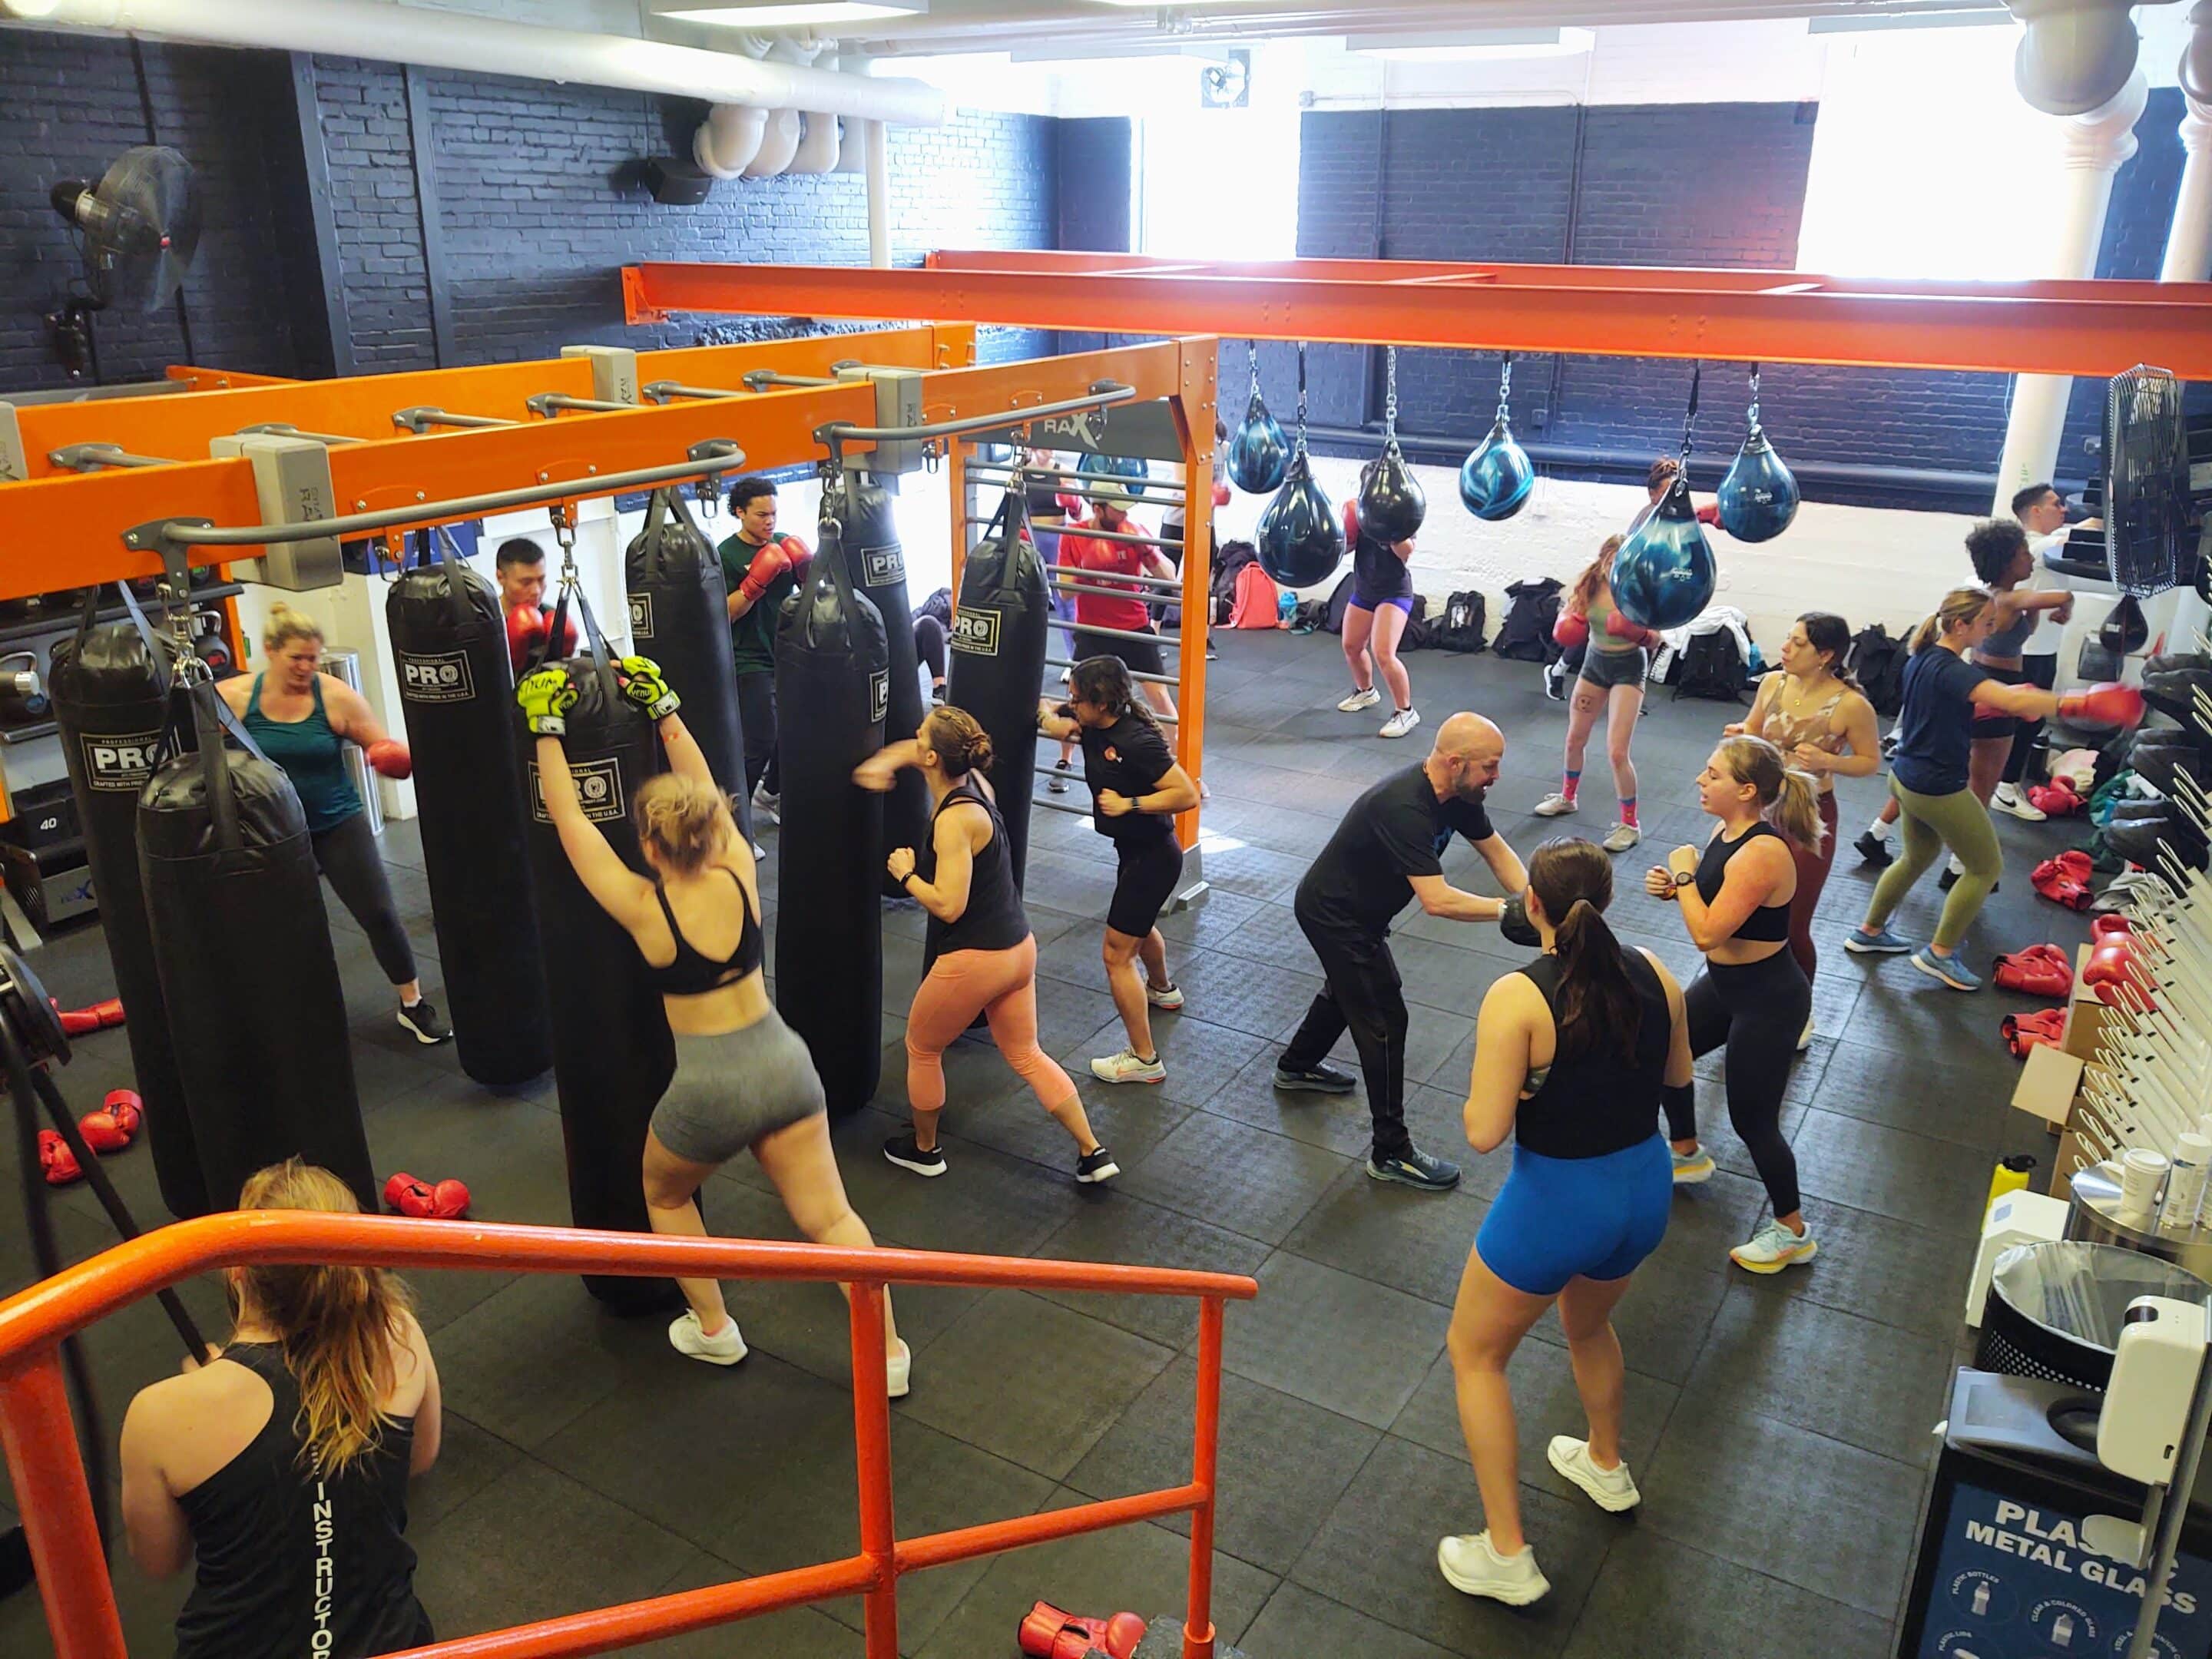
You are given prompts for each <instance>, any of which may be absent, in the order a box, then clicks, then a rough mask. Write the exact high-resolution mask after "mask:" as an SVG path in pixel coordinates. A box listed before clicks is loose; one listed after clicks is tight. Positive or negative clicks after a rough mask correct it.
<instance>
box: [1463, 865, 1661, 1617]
mask: <svg viewBox="0 0 2212 1659" xmlns="http://www.w3.org/2000/svg"><path fill="white" fill-rule="evenodd" d="M1612 898H1613V862H1612V860H1610V859H1608V858H1607V856H1606V854H1604V852H1603V851H1602V850H1601V849H1600V848H1598V847H1596V846H1595V844H1593V843H1592V842H1587V841H1582V840H1562V841H1553V842H1546V843H1545V844H1544V845H1543V846H1542V847H1540V848H1537V849H1536V854H1535V856H1534V857H1533V858H1531V859H1530V860H1528V888H1527V890H1526V892H1525V893H1524V895H1523V902H1524V903H1525V904H1526V905H1527V908H1528V921H1529V922H1530V924H1531V925H1532V926H1534V928H1535V929H1536V932H1537V933H1538V935H1539V936H1540V937H1541V939H1542V942H1543V946H1544V954H1543V955H1542V956H1541V957H1538V958H1537V959H1536V960H1535V961H1534V962H1532V963H1529V964H1528V966H1527V967H1525V968H1523V969H1521V971H1520V972H1519V973H1517V974H1508V975H1505V976H1504V978H1503V979H1500V980H1498V981H1496V982H1495V983H1494V984H1492V986H1491V987H1490V989H1489V991H1488V993H1487V994H1485V996H1484V997H1483V1000H1482V1012H1481V1016H1480V1019H1479V1020H1478V1022H1477V1024H1476V1025H1475V1033H1474V1069H1473V1072H1472V1073H1471V1074H1470V1076H1469V1078H1468V1094H1467V1104H1466V1107H1465V1113H1464V1115H1465V1117H1466V1121H1467V1138H1468V1144H1469V1145H1471V1146H1474V1149H1475V1150H1476V1151H1477V1152H1491V1151H1493V1150H1494V1149H1495V1148H1497V1147H1498V1146H1500V1145H1502V1144H1503V1143H1504V1140H1505V1139H1506V1137H1507V1136H1509V1135H1510V1136H1511V1137H1512V1138H1513V1143H1514V1145H1513V1171H1512V1173H1511V1174H1510V1175H1509V1176H1507V1177H1506V1179H1505V1185H1504V1188H1502V1189H1501V1190H1500V1191H1499V1193H1498V1196H1497V1198H1496V1199H1495V1200H1492V1203H1491V1206H1490V1213H1489V1214H1488V1216H1487V1217H1486V1218H1485V1219H1484V1221H1483V1224H1482V1231H1481V1232H1480V1234H1479V1235H1478V1236H1477V1237H1476V1238H1475V1241H1474V1249H1473V1250H1472V1251H1471V1252H1469V1253H1468V1259H1467V1271H1466V1273H1465V1274H1464V1275H1462V1278H1461V1279H1460V1285H1459V1297H1458V1299H1457V1301H1456V1302H1455V1304H1454V1305H1453V1308H1452V1322H1451V1331H1450V1335H1449V1345H1448V1346H1449V1352H1450V1354H1451V1361H1452V1381H1453V1383H1454V1385H1455V1390H1456V1393H1457V1395H1458V1401H1459V1417H1460V1427H1461V1430H1462V1432H1463V1433H1464V1434H1465V1435H1466V1437H1467V1449H1468V1456H1469V1457H1470V1459H1472V1461H1473V1462H1474V1478H1475V1484H1476V1485H1477V1486H1479V1487H1480V1489H1481V1492H1482V1512H1483V1519H1484V1520H1485V1522H1486V1523H1487V1525H1486V1528H1485V1529H1484V1530H1483V1531H1481V1532H1479V1533H1474V1534H1467V1535H1464V1536H1460V1537H1454V1538H1446V1539H1444V1540H1443V1541H1442V1542H1440V1543H1439V1544H1438V1545H1437V1566H1438V1568H1439V1569H1440V1570H1441V1571H1443V1576H1444V1577H1445V1578H1446V1580H1447V1581H1449V1583H1450V1584H1451V1585H1452V1587H1453V1588H1454V1589H1458V1590H1461V1591H1463V1592H1465V1593H1466V1594H1468V1595H1486V1596H1490V1597H1492V1599H1493V1600H1496V1601H1504V1602H1507V1603H1510V1605H1512V1606H1516V1607H1519V1606H1523V1605H1525V1604H1527V1603H1528V1602H1530V1601H1535V1600H1536V1599H1537V1598H1538V1597H1540V1596H1541V1595H1544V1594H1545V1593H1546V1592H1547V1590H1548V1589H1550V1588H1551V1585H1550V1583H1548V1582H1547V1580H1546V1578H1545V1577H1544V1575H1543V1573H1542V1571H1541V1570H1539V1569H1538V1567H1537V1565H1536V1557H1535V1553H1534V1551H1533V1550H1532V1549H1531V1548H1530V1547H1529V1546H1528V1539H1527V1537H1526V1536H1525V1535H1524V1534H1522V1529H1521V1498H1520V1486H1519V1480H1520V1455H1519V1451H1518V1446H1519V1439H1518V1436H1517V1433H1516V1429H1515V1425H1514V1421H1513V1395H1512V1390H1511V1389H1510V1387H1509V1386H1508V1385H1507V1383H1506V1367H1507V1365H1508V1364H1510V1362H1511V1360H1512V1358H1513V1354H1514V1351H1515V1350H1516V1348H1518V1347H1519V1346H1520V1345H1521V1339H1522V1337H1524V1336H1526V1335H1527V1334H1528V1331H1529V1328H1530V1327H1532V1326H1533V1325H1534V1324H1535V1322H1537V1321H1538V1320H1539V1319H1541V1318H1542V1317H1543V1316H1544V1312H1545V1310H1547V1309H1548V1308H1550V1307H1551V1306H1552V1304H1553V1303H1557V1304H1559V1325H1560V1328H1562V1329H1563V1330H1565V1333H1566V1336H1567V1346H1568V1349H1569V1351H1570V1352H1571V1354H1572V1356H1573V1362H1574V1376H1575V1389H1576V1391H1577V1393H1578V1394H1580V1395H1581V1396H1582V1401H1583V1411H1584V1413H1586V1414H1587V1415H1588V1417H1589V1437H1588V1438H1587V1439H1584V1440H1577V1439H1575V1438H1573V1437H1571V1436H1567V1435H1559V1436H1555V1437H1553V1440H1552V1443H1551V1445H1550V1448H1549V1453H1548V1455H1549V1458H1550V1462H1551V1464H1552V1467H1553V1468H1554V1469H1556V1470H1558V1471H1559V1474H1560V1475H1561V1476H1562V1477H1563V1478H1565V1479H1566V1480H1571V1481H1572V1482H1574V1484H1575V1485H1577V1486H1580V1487H1581V1488H1582V1489H1583V1491H1584V1492H1588V1493H1589V1496H1590V1498H1591V1501H1593V1502H1594V1503H1595V1504H1597V1505H1598V1506H1599V1507H1600V1508H1601V1509H1605V1510H1613V1511H1615V1512H1618V1511H1620V1510H1626V1509H1632V1508H1633V1507H1635V1505H1636V1504H1637V1503H1638V1502H1639V1501H1640V1499H1639V1495H1638V1492H1637V1490H1636V1482H1635V1480H1633V1479H1632V1478H1631V1476H1630V1474H1629V1473H1628V1467H1627V1465H1626V1463H1624V1462H1622V1461H1621V1449H1620V1418H1621V1409H1622V1392H1623V1389H1624V1388H1625V1386H1626V1368H1625V1367H1624V1365H1623V1364H1622V1361H1621V1357H1620V1340H1619V1339H1618V1338H1616V1337H1615V1336H1614V1334H1613V1308H1614V1306H1615V1304H1618V1303H1619V1302H1620V1298H1621V1297H1622V1295H1623V1294H1624V1293H1626V1291H1627V1289H1628V1279H1629V1275H1630V1274H1631V1273H1633V1272H1634V1271H1635V1270H1636V1268H1637V1267H1638V1264H1640V1263H1641V1262H1642V1261H1644V1258H1645V1257H1646V1256H1648V1255H1650V1254H1651V1252H1652V1251H1653V1250H1655V1249H1657V1248H1658V1247H1659V1241H1660V1239H1661V1238H1662V1237H1664V1236H1665V1234H1666V1231H1667V1214H1668V1208H1669V1206H1671V1204H1672V1202H1673V1200H1674V1182H1673V1180H1672V1178H1671V1176H1670V1175H1669V1173H1668V1158H1667V1146H1666V1143H1665V1142H1664V1141H1663V1140H1662V1139H1660V1136H1659V1111H1660V1105H1661V1102H1662V1097H1663V1096H1664V1094H1665V1092H1666V1091H1667V1090H1668V1088H1669V1087H1670V1086H1672V1087H1674V1088H1676V1089H1679V1090H1680V1091H1684V1092H1686V1091H1688V1090H1689V1088H1690V1086H1691V1083H1690V1039H1689V1030H1688V1023H1687V1019H1686V1016H1685V1014H1684V1012H1683V998H1682V991H1681V987H1680V986H1678V985H1676V984H1675V983H1674V978H1673V976H1672V975H1669V974H1668V971H1667V969H1665V968H1664V967H1663V966H1662V965H1661V964H1660V963H1659V961H1658V959H1657V958H1656V957H1653V956H1652V955H1651V954H1650V952H1649V951H1630V950H1624V949H1622V948H1621V945H1620V942H1619V941H1618V940H1617V939H1615V938H1614V937H1613V930H1612V929H1611V928H1609V927H1607V926H1606V924H1605V921H1604V918H1603V916H1602V915H1601V912H1602V911H1603V910H1604V909H1605V908H1606V906H1607V904H1608V903H1610V902H1612ZM1554 918H1556V920H1554Z"/></svg>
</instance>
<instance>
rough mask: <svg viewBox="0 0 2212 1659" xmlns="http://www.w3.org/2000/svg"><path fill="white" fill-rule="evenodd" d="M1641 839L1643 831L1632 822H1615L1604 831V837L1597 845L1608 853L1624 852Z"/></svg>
mask: <svg viewBox="0 0 2212 1659" xmlns="http://www.w3.org/2000/svg"><path fill="white" fill-rule="evenodd" d="M1643 839H1644V832H1643V831H1642V830H1641V829H1638V828H1637V827H1636V826H1635V825H1634V824H1632V823H1616V824H1614V825H1613V828H1612V829H1609V830H1607V832H1606V837H1605V839H1604V840H1603V841H1601V842H1599V843H1598V845H1599V846H1601V847H1602V848H1605V850H1606V851H1607V852H1608V853H1626V851H1628V849H1629V848H1632V847H1633V846H1635V845H1636V843H1637V842H1640V841H1642V840H1643Z"/></svg>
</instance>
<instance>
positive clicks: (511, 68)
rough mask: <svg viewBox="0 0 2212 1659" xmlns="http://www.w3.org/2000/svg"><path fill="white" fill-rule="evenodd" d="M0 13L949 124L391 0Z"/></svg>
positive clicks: (723, 67) (730, 67) (680, 50)
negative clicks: (403, 4) (394, 2)
mask: <svg viewBox="0 0 2212 1659" xmlns="http://www.w3.org/2000/svg"><path fill="white" fill-rule="evenodd" d="M0 18H13V19H16V20H18V21H24V22H33V23H46V24H49V25H52V26H54V27H62V28H73V29H93V30H100V31H116V32H120V33H126V34H135V35H148V36H153V37H155V38H159V39H162V40H189V41H195V42H198V43H200V44H202V45H206V46H259V47H266V48H271V49H274V50H276V51H280V52H322V53H327V54H329V55H331V56H332V57H337V58H369V59H372V60H374V61H377V62H381V63H388V64H420V65H422V66H424V67H426V68H431V69H451V70H464V71H467V72H470V73H474V74H497V75H514V76H524V77H526V78H527V79H530V80H534V81H561V82H575V83H577V84H579V85H581V86H592V87H622V88H628V89H629V90H630V91H633V92H651V93H662V94H669V95H671V96H676V97H686V98H704V99H706V100H708V102H709V103H714V104H749V105H756V106H759V107H761V108H763V109H768V110H802V109H813V110H823V111H826V112H828V113H829V114H832V115H843V116H850V117H854V118H859V119H863V120H878V121H891V122H896V123H899V124H902V125H915V126H941V125H944V123H945V120H946V119H947V118H949V116H950V113H951V111H950V106H949V103H948V100H946V98H945V94H943V93H942V92H940V91H939V90H938V89H937V88H935V87H933V86H929V85H927V84H926V83H925V82H920V81H911V80H893V79H882V78H876V77H872V76H859V75H833V74H828V73H825V72H824V71H823V70H815V69H808V68H805V67H804V66H802V65H800V64H791V63H779V62H775V61H766V62H756V61H755V60H754V59H752V58H745V57H741V56H738V55H737V54H735V53H732V52H705V51H702V50H700V49H699V48H697V47H695V46H670V45H667V44H665V43H664V42H662V41H658V40H635V39H632V38H629V37H628V36H623V35H612V34H587V33H582V32H580V31H578V30H574V29H549V28H539V27H536V26H535V25H533V24H529V23H513V22H509V21H507V20H505V19H504V18H498V17H483V16H477V15H472V14H470V13H467V12H457V11H431V10H427V9H422V8H421V7H416V6H401V5H393V4H390V3H386V0H281V3H271V0H0Z"/></svg>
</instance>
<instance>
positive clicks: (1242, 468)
mask: <svg viewBox="0 0 2212 1659" xmlns="http://www.w3.org/2000/svg"><path fill="white" fill-rule="evenodd" d="M1290 465H1291V445H1290V441H1289V440H1288V439H1287V438H1285V437H1284V436H1283V428H1282V423H1281V422H1279V421H1278V420H1276V418H1275V417H1274V416H1273V415H1270V414H1269V413H1268V412H1267V400H1266V399H1265V398H1261V396H1260V394H1259V392H1257V391H1256V390H1255V391H1254V392H1253V393H1252V401H1251V402H1250V403H1249V404H1246V405H1245V408H1244V424H1243V425H1242V426H1240V427H1238V428H1237V433H1236V435H1235V436H1234V437H1232V438H1231V439H1230V441H1229V461H1228V472H1229V482H1230V483H1233V484H1235V485H1236V486H1237V488H1238V489H1241V490H1243V492H1244V493H1245V494H1246V495H1266V494H1267V492H1268V491H1269V490H1271V489H1280V488H1281V487H1282V483H1283V475H1284V473H1285V471H1288V470H1289V468H1290Z"/></svg>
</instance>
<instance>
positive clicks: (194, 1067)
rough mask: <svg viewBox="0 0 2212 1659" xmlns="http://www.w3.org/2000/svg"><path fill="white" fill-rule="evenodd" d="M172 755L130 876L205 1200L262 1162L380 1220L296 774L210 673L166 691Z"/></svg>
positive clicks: (221, 1198) (146, 808) (231, 1203)
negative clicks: (265, 751)
mask: <svg viewBox="0 0 2212 1659" xmlns="http://www.w3.org/2000/svg"><path fill="white" fill-rule="evenodd" d="M163 752H164V754H165V755H166V756H167V758H166V759H164V760H163V761H162V762H161V764H160V765H159V766H157V767H155V769H154V775H153V776H152V777H151V778H150V779H149V780H148V781H147V783H146V787H145V788H144V790H143V792H142V793H140V795H139V797H138V870H139V878H140V880H141V881H142V882H143V884H144V885H145V890H146V917H147V921H148V922H149V925H150V927H151V931H152V934H153V940H154V960H155V966H156V969H157V970H158V972H159V974H160V976H161V996H162V1000H164V1001H165V1002H166V1003H167V1006H168V1011H169V1034H170V1037H171V1039H172V1041H173V1043H174V1045H175V1048H176V1055H177V1072H178V1075H179V1078H180V1079H182V1081H183V1084H184V1092H185V1111H186V1113H187V1115H189V1116H190V1117H191V1130H192V1145H193V1146H194V1147H195V1149H196V1150H197V1152H198V1154H199V1163H200V1171H201V1174H202V1176H203V1177H204V1179H205V1181H206V1183H207V1196H208V1201H209V1202H210V1204H211V1205H212V1206H215V1207H216V1208H217V1209H231V1208H234V1207H235V1206H236V1205H237V1203H238V1194H239V1189H240V1188H241V1187H243V1186H244V1185H245V1184H246V1177H247V1176H250V1175H252V1173H253V1172H254V1171H255V1170H259V1169H262V1168H264V1167H265V1166H266V1165H269V1164H281V1163H282V1162H283V1161H284V1160H285V1159H286V1158H304V1159H305V1160H306V1161H307V1162H308V1163H310V1164H321V1165H322V1166H323V1167H324V1168H325V1169H326V1170H330V1171H331V1173H332V1174H333V1175H335V1176H337V1177H338V1179H339V1180H341V1181H343V1182H345V1183H346V1185H347V1186H349V1187H350V1188H353V1192H354V1196H355V1197H356V1199H358V1200H360V1201H361V1206H362V1209H363V1210H364V1211H366V1212H368V1213H370V1214H374V1213H375V1212H376V1210H377V1208H378V1207H379V1200H380V1194H379V1192H378V1190H377V1183H376V1176H375V1171H374V1169H373V1168H372V1167H371V1165H370V1164H369V1161H368V1136H367V1135H366V1133H363V1131H362V1124H361V1102H360V1099H359V1097H357V1096H356V1093H355V1091H354V1081H353V1047H352V1042H351V1033H350V1032H349V1030H347V1026H346V1011H345V991H344V988H343V987H342V986H341V985H340V984H339V982H338V964H337V957H336V956H335V955H334V954H333V953H332V951H331V924H330V918H329V917H328V916H327V915H325V914H324V911H323V893H322V878H321V877H320V875H319V873H318V872H317V871H316V868H315V854H314V850H313V848H312V847H310V846H309V844H308V841H307V817H306V814H305V813H303V812H302V811H301V807H300V797H299V796H298V795H297V794H296V793H294V791H293V788H292V781H291V780H290V779H289V778H288V777H286V776H285V775H284V774H283V771H282V770H281V769H278V768H277V767H276V766H274V765H272V764H270V762H268V761H267V760H265V759H264V758H263V757H262V755H261V751H260V750H258V748H256V747H255V745H254V743H253V740H252V738H249V737H247V736H246V731H245V728H244V727H242V726H240V725H239V724H238V722H237V720H235V719H234V717H233V716H232V714H230V712H229V710H228V709H227V708H224V707H223V705H222V699H221V698H220V697H218V696H216V690H215V685H214V684H213V683H212V682H211V681H207V680H202V681H200V682H199V683H198V684H194V685H190V686H186V685H181V684H180V685H179V686H177V687H176V688H174V689H173V690H172V691H171V693H170V702H169V720H168V726H167V734H166V737H165V738H164V742H163Z"/></svg>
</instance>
